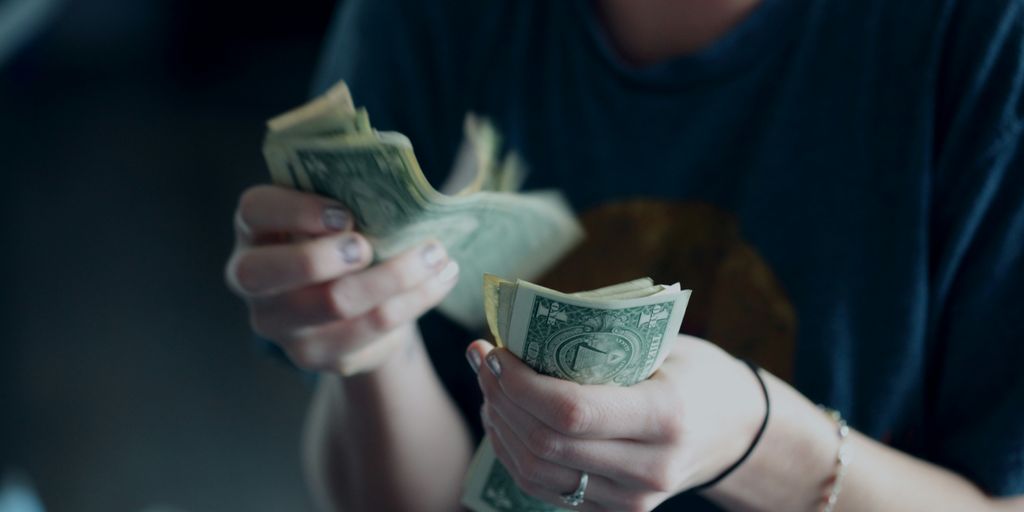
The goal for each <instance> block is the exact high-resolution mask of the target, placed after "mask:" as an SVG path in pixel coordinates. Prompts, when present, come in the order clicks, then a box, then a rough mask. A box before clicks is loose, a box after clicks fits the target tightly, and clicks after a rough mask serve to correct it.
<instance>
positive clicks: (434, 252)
mask: <svg viewBox="0 0 1024 512" xmlns="http://www.w3.org/2000/svg"><path fill="white" fill-rule="evenodd" d="M420 258H423V264H424V265H426V266H427V267H429V268H437V265H438V264H440V263H441V260H443V259H444V250H442V249H441V246H440V245H439V244H438V243H437V242H431V243H430V244H428V245H427V246H426V247H424V248H423V249H422V250H421V251H420Z"/></svg>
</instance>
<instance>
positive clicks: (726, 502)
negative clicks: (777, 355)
mask: <svg viewBox="0 0 1024 512" xmlns="http://www.w3.org/2000/svg"><path fill="white" fill-rule="evenodd" d="M763 378H764V380H765V384H766V386H767V388H768V393H769V395H770V396H771V400H772V402H771V407H772V411H771V414H772V416H771V420H770V421H769V423H768V426H767V428H766V429H765V432H764V438H763V439H762V440H761V443H760V444H759V446H758V447H757V448H756V449H755V450H754V451H753V452H752V453H751V455H750V457H749V459H748V460H747V461H746V462H745V463H744V464H743V465H742V466H740V467H738V468H737V469H736V471H735V472H733V473H732V474H731V475H730V476H729V477H728V478H726V479H724V480H722V481H721V482H720V483H719V484H718V485H716V486H714V487H713V488H710V489H708V490H706V491H704V493H703V495H704V496H706V497H708V498H710V499H711V500H713V501H715V502H717V503H718V504H719V505H722V506H724V507H726V508H729V509H734V508H739V509H750V510H758V509H764V508H765V507H767V508H768V509H772V510H776V509H777V510H815V507H817V506H819V504H820V500H821V491H822V489H823V485H824V484H825V483H826V481H827V480H828V479H829V478H831V476H832V474H833V472H834V461H835V449H836V432H835V425H834V423H833V422H832V421H831V420H830V419H829V418H828V417H827V416H826V415H824V414H822V412H821V411H820V410H819V409H818V407H817V406H815V405H814V404H812V403H811V402H810V401H808V400H807V399H806V398H804V397H803V395H801V394H800V393H798V392H797V391H796V390H794V389H793V388H791V387H790V386H789V385H788V384H786V383H785V382H782V381H781V380H779V379H777V378H775V377H774V376H772V375H770V374H767V373H764V374H763Z"/></svg>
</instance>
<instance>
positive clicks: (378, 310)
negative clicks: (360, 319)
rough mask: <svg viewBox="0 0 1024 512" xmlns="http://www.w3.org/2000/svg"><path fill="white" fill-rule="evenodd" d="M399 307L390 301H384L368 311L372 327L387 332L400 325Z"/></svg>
mask: <svg viewBox="0 0 1024 512" xmlns="http://www.w3.org/2000/svg"><path fill="white" fill-rule="evenodd" d="M400 313H401V311H400V309H399V308H397V307H395V306H394V304H393V303H392V302H385V303H383V304H381V305H379V306H377V307H375V308H373V309H372V310H370V313H369V319H370V323H371V325H373V328H374V329H376V330H378V331H380V332H388V331H391V330H392V329H394V328H396V327H398V326H399V325H401V323H402V322H401V318H400Z"/></svg>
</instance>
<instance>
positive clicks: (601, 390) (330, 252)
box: [227, 0, 1024, 512]
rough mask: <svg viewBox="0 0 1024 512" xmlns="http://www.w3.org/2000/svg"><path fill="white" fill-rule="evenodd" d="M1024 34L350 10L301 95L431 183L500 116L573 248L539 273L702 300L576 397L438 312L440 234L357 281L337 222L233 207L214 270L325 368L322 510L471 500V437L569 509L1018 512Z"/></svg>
mask: <svg viewBox="0 0 1024 512" xmlns="http://www.w3.org/2000/svg"><path fill="white" fill-rule="evenodd" d="M1022 49H1024V13H1022V10H1021V4H1020V2H1014V1H1010V0H996V1H991V2H967V1H964V0H935V1H930V2H885V1H882V0H862V1H859V2H841V1H838V0H824V1H818V2H811V1H809V0H677V1H674V2H665V1H660V0H592V1H588V0H566V1H560V2H546V1H534V0H518V1H512V0H493V1H489V2H459V1H457V0H442V1H435V2H423V1H414V0H372V1H371V0H350V1H348V2H345V4H344V6H343V7H342V8H341V10H340V11H339V14H338V15H337V18H336V19H335V21H334V25H333V29H332V31H331V34H330V36H329V38H328V40H327V44H326V52H325V56H324V59H323V61H322V62H323V64H322V67H321V70H320V72H319V75H318V79H317V80H316V85H315V89H316V91H317V92H319V91H322V90H324V89H326V88H327V87H329V86H330V85H331V84H332V83H334V82H335V81H337V80H340V79H344V80H346V81H347V82H348V84H349V86H350V87H351V90H352V93H353V96H354V98H355V99H356V101H357V102H358V103H360V104H363V105H365V106H366V107H367V109H368V111H369V112H370V113H371V115H372V116H373V121H374V124H375V126H379V127H382V128H383V129H394V130H398V131H401V132H403V133H405V134H406V135H408V136H409V138H410V139H411V140H412V142H413V144H414V146H415V147H416V151H417V155H418V157H419V159H420V161H421V163H422V164H423V167H424V169H425V170H426V171H427V172H428V173H430V174H431V179H432V180H435V181H434V182H435V183H437V181H436V180H438V179H439V178H442V177H443V174H442V173H443V172H444V171H446V170H447V169H448V168H449V166H450V165H451V162H452V159H453V155H454V154H455V152H456V148H457V146H458V143H459V140H460V135H461V134H460V127H461V122H462V118H463V116H464V115H465V113H466V112H470V111H472V112H474V113H476V114H478V115H480V116H483V117H486V118H488V119H490V120H491V121H492V122H493V123H494V124H495V126H496V127H497V128H498V130H499V131H500V132H501V133H502V135H503V137H504V141H505V146H506V148H507V149H508V150H509V151H514V152H516V153H518V154H519V155H520V156H521V157H522V159H523V161H525V162H526V163H527V165H528V167H529V174H528V178H527V181H526V184H525V186H526V188H531V189H533V188H557V189H560V190H562V191H563V192H564V193H566V194H567V196H568V197H569V199H570V200H571V202H572V204H573V206H574V208H575V209H576V210H577V211H578V212H579V214H580V218H581V221H582V223H583V224H584V226H585V228H586V230H587V234H588V238H587V241H586V242H584V244H583V245H582V246H580V247H579V248H578V249H576V250H575V251H574V252H573V253H572V254H570V255H569V256H568V257H567V259H566V260H565V262H564V263H562V264H560V265H558V266H557V267H556V268H555V269H553V270H552V271H551V272H550V273H549V275H548V277H546V278H545V280H544V281H543V282H545V283H552V286H558V287H560V289H565V290H567V291H572V289H585V288H588V287H589V288H595V287H597V286H600V285H606V284H611V283H614V282H617V281H624V280H626V279H628V278H635V277H639V276H643V275H651V276H652V277H654V278H655V279H656V280H658V281H659V282H674V281H681V282H682V283H683V284H684V286H686V287H688V288H692V289H693V299H692V302H691V305H690V308H689V311H688V312H687V316H686V319H685V320H684V323H683V331H684V333H682V334H680V336H679V338H678V339H677V340H676V341H675V345H674V347H673V350H672V353H671V354H670V356H669V357H668V358H667V360H666V361H665V363H664V364H663V366H662V367H661V368H660V369H659V370H658V371H657V372H655V374H654V375H653V376H652V377H651V378H650V379H649V380H647V381H644V382H642V383H640V384H637V385H635V386H632V387H628V388H611V387H606V386H579V385H575V384H572V383H568V382H565V381H559V380H556V379H552V378H549V377H545V376H542V375H538V374H536V373H535V372H533V371H532V370H530V369H529V368H527V367H525V366H524V365H523V364H522V363H521V362H520V361H518V360H517V359H516V358H515V357H514V356H512V355H511V354H510V353H508V352H507V351H506V350H504V349H495V348H493V347H492V346H491V345H490V344H489V343H487V342H486V341H482V340H478V341H475V342H472V343H471V344H469V347H468V349H466V348H465V347H466V343H467V342H468V341H469V340H471V339H472V336H477V335H479V334H480V333H467V332H464V331H461V330H460V329H458V328H456V327H454V326H453V325H452V324H451V323H450V322H448V321H446V320H445V319H444V318H441V317H439V316H436V315H435V314H432V313H431V314H426V312H427V311H428V310H430V309H431V308H432V307H433V306H435V305H437V304H438V303H439V302H440V301H441V300H442V299H443V298H444V297H445V295H446V294H447V292H448V291H449V290H450V289H451V288H452V286H453V283H454V282H455V281H456V280H457V279H458V277H456V276H457V274H458V272H457V262H453V261H452V260H451V258H450V257H449V256H448V255H447V254H446V252H445V248H444V247H441V246H440V245H438V244H437V243H435V242H427V243H425V244H424V245H422V246H419V247H417V248H414V249H412V250H410V251H408V252H406V253H404V254H402V255H399V256H397V257H395V258H393V259H390V260H387V261H383V262H380V263H378V264H374V265H371V261H372V247H371V246H370V245H369V244H368V243H367V241H366V239H364V238H363V237H362V236H361V235H360V234H359V232H358V230H356V229H354V228H353V220H352V218H351V215H350V214H349V213H348V212H347V211H346V210H345V205H343V204H337V203H335V202H332V201H331V200H329V199H326V198H323V197H317V196H314V195H310V194H304V193H300V192H296V191H292V190H285V189H282V188H278V187H274V186H267V185H260V186H255V187H252V188H250V189H248V190H246V191H245V192H244V193H243V194H242V196H241V199H240V203H239V208H238V213H237V216H236V227H237V232H238V240H239V241H238V245H237V247H236V250H235V252H234V254H233V256H232V258H231V259H230V262H229V264H228V266H227V274H228V279H229V281H230V282H231V283H232V286H233V287H234V289H235V290H236V291H237V292H238V293H239V294H240V295H242V296H243V297H244V298H245V299H246V300H247V301H248V303H249V306H250V308H251V312H252V323H253V325H254V328H255V330H256V331H257V332H258V333H260V334H262V335H264V336H265V337H267V338H270V339H272V340H274V341H275V342H276V343H278V344H279V345H280V347H282V348H283V349H284V351H285V352H286V353H287V354H288V355H289V357H290V358H291V359H292V361H294V362H295V363H296V364H297V365H298V366H300V367H302V368H305V369H309V370H314V371H317V372H319V375H320V377H319V380H318V385H317V389H316V392H315V396H314V398H313V401H312V405H311V409H310V414H309V418H308V428H307V432H306V436H305V453H306V459H307V462H308V478H309V481H310V483H311V486H312V488H313V489H314V491H315V493H316V495H317V496H318V499H320V500H321V501H322V504H323V505H324V507H325V508H328V509H338V510H375V511H379V510H396V511H397V510H401V511H451V510H458V509H459V507H460V505H459V497H460V492H461V486H462V479H463V476H464V474H465V471H466V469H467V467H468V464H469V461H470V457H471V455H472V453H473V450H474V448H475V446H476V443H477V442H478V441H479V439H480V435H481V432H482V431H483V432H486V433H487V434H489V436H490V438H491V439H492V440H494V448H495V451H496V452H497V454H498V457H499V459H500V460H501V461H502V462H503V463H504V464H505V466H506V467H507V468H508V469H509V472H510V474H511V475H512V477H513V478H514V479H515V481H516V482H517V484H518V485H519V486H520V487H521V488H522V489H523V490H524V491H525V492H527V493H529V494H531V495H533V496H535V497H537V498H539V499H542V500H543V501H545V502H548V503H551V504H553V505H557V506H561V507H569V508H572V507H570V506H569V505H567V504H566V503H565V502H564V501H563V497H564V496H566V495H567V493H568V494H570V495H571V494H572V493H573V492H574V490H575V489H577V488H580V489H581V490H583V491H584V492H583V494H584V495H583V502H582V503H581V504H579V505H578V506H576V507H575V508H576V509H578V510H585V511H605V510H614V511H623V510H625V511H633V510H643V511H647V510H652V509H654V508H657V509H658V510H688V511H698V510H766V511H780V510H787V511H802V510H822V509H825V510H833V509H834V510H842V511H862V510H863V511H878V510H900V511H913V510H956V511H965V510H970V511H979V512H980V511H988V510H1024V497H1022V495H1024V372H1021V371H1020V365H1021V361H1024V339H1022V335H1021V334H1020V330H1019V329H1017V328H1016V327H1014V325H1015V324H1013V322H1014V321H1016V320H1017V319H1019V318H1020V317H1021V316H1022V313H1024V299H1022V297H1024V295H1022V294H1021V293H1020V290H1021V289H1024V167H1022V166H1024V159H1022V155H1024V153H1022V149H1021V129H1022V127H1024V120H1022V118H1024V108H1022V105H1024V103H1022V88H1024V54H1022ZM378 347H389V348H388V349H387V350H383V349H380V348H378ZM392 347H393V348H392ZM374 349H376V350H378V352H383V356H381V357H378V358H376V359H374V360H375V361H377V363H376V364H374V365H371V367H369V368H366V369H365V371H363V372H361V373H358V374H357V375H352V376H341V375H340V374H339V373H338V371H337V369H338V368H341V367H344V365H345V362H346V361H348V360H350V359H352V358H359V357H361V356H360V354H364V353H366V352H367V351H371V350H374ZM463 350H467V352H466V354H467V357H468V358H469V361H470V365H469V367H467V366H466V365H465V364H464V363H461V361H460V362H459V363H458V365H459V366H456V364H457V363H455V362H454V361H457V360H461V357H460V356H458V355H457V352H461V351H463ZM739 357H745V358H749V359H751V360H753V361H754V362H756V363H758V364H759V365H760V366H761V367H762V368H763V369H762V370H760V371H757V372H752V371H751V369H750V368H748V367H747V365H745V364H744V363H743V362H742V361H740V360H739V359H738V358H739ZM474 370H475V371H474ZM758 379H761V380H763V382H764V384H765V388H766V389H765V391H766V395H765V393H763V392H762V389H761V388H760V386H759V383H758ZM766 398H767V400H766ZM816 404H822V405H824V406H825V407H827V408H832V409H835V410H837V411H838V412H839V413H840V414H841V416H842V417H843V418H845V421H846V422H847V424H848V425H849V426H850V427H852V430H849V429H843V428H841V425H842V424H841V423H839V422H838V421H837V419H836V416H835V415H830V414H826V413H824V412H822V410H821V409H820V408H819V407H818V406H817V405H816ZM765 418H767V424H766V426H765V428H764V430H763V432H761V431H760V427H761V425H762V422H763V421H764V420H765ZM843 434H845V436H844V435H843ZM755 439H757V442H756V443H754V440H755ZM751 446H753V450H752V451H750V453H747V452H748V450H749V449H750V448H751ZM840 456H841V457H840ZM837 458H842V459H843V460H842V462H839V461H837ZM741 460H742V463H740V464H738V465H736V463H737V462H738V461H741ZM726 470H729V471H726ZM725 473H727V474H725ZM723 474H725V475H724V477H723V478H721V479H720V480H718V481H716V482H715V483H714V485H711V486H706V485H703V484H706V483H708V482H711V481H714V480H716V479H718V477H719V476H720V475H723ZM584 475H586V477H587V478H586V479H584V478H583V476H584ZM584 480H585V481H584ZM695 488H697V489H698V490H694V489H695ZM830 499H831V500H833V502H832V503H829V500H830Z"/></svg>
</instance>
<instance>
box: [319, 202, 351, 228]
mask: <svg viewBox="0 0 1024 512" xmlns="http://www.w3.org/2000/svg"><path fill="white" fill-rule="evenodd" d="M348 219H349V217H348V212H346V211H345V210H343V209H341V208H339V207H337V206H328V207H327V208H324V215H323V221H324V226H325V227H326V228H327V229H329V230H331V231H341V230H343V229H345V228H346V227H348Z"/></svg>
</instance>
